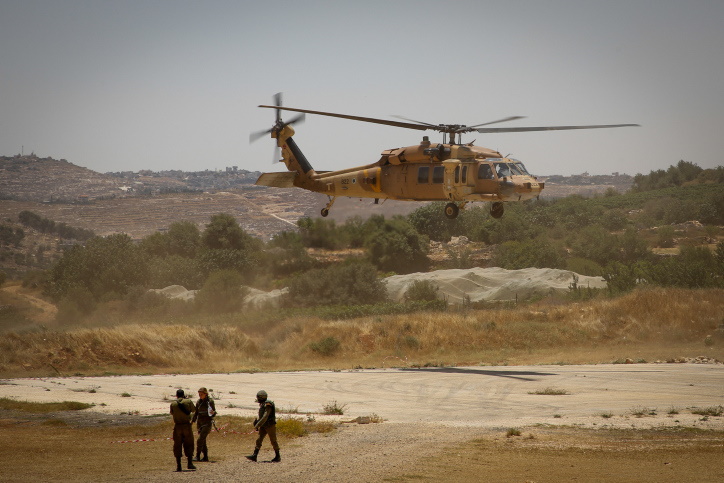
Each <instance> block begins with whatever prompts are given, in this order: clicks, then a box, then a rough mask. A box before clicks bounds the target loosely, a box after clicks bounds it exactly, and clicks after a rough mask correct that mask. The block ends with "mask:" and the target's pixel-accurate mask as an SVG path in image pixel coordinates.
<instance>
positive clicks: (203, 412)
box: [191, 387, 216, 461]
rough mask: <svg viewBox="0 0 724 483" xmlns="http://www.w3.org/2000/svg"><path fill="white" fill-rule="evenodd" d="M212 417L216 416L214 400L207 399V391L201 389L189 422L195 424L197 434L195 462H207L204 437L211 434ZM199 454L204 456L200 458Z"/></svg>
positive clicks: (207, 452)
mask: <svg viewBox="0 0 724 483" xmlns="http://www.w3.org/2000/svg"><path fill="white" fill-rule="evenodd" d="M214 416H216V405H215V404H214V400H213V399H211V398H210V397H209V391H207V390H206V388H205V387H202V388H200V389H199V400H198V401H196V413H195V414H194V418H193V419H192V420H191V422H192V423H196V431H198V433H199V439H198V440H196V461H209V448H208V446H206V437H207V436H208V435H209V433H210V432H211V425H212V424H213V422H214ZM197 420H198V422H197ZM201 453H203V454H204V457H203V458H200V456H201Z"/></svg>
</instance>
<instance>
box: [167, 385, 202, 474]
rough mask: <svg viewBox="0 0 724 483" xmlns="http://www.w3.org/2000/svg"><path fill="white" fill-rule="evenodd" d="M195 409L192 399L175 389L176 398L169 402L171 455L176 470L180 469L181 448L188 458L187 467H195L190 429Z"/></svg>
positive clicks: (192, 436)
mask: <svg viewBox="0 0 724 483" xmlns="http://www.w3.org/2000/svg"><path fill="white" fill-rule="evenodd" d="M194 411H196V408H195V407H194V403H193V401H191V399H187V398H186V396H185V395H184V392H183V391H182V390H181V389H179V390H178V391H176V400H175V401H174V402H172V403H171V414H172V415H173V422H174V425H173V455H174V456H175V457H176V471H181V448H182V447H183V452H184V454H185V455H186V457H187V458H188V469H190V470H195V469H196V467H195V466H194V464H193V463H192V461H191V459H192V457H193V454H194V434H193V432H192V431H191V413H192V412H194Z"/></svg>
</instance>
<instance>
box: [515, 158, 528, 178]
mask: <svg viewBox="0 0 724 483" xmlns="http://www.w3.org/2000/svg"><path fill="white" fill-rule="evenodd" d="M514 166H515V167H516V168H518V171H520V172H521V173H522V174H525V175H528V176H530V173H528V170H527V169H525V166H523V163H521V162H520V161H516V162H515V163H514Z"/></svg>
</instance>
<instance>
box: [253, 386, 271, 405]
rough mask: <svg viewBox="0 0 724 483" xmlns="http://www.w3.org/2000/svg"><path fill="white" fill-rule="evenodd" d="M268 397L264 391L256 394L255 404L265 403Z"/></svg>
mask: <svg viewBox="0 0 724 483" xmlns="http://www.w3.org/2000/svg"><path fill="white" fill-rule="evenodd" d="M268 397H269V395H268V394H267V393H266V391H265V390H264V389H262V390H261V391H259V392H257V393H256V402H258V403H262V402H264V401H266V398H268Z"/></svg>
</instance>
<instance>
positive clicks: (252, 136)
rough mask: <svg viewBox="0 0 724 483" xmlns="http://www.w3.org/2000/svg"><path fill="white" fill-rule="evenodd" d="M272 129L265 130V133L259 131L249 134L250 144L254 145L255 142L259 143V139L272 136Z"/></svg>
mask: <svg viewBox="0 0 724 483" xmlns="http://www.w3.org/2000/svg"><path fill="white" fill-rule="evenodd" d="M271 132H272V130H271V129H265V130H264V131H257V132H253V133H251V134H249V143H253V142H254V141H258V140H259V139H261V138H263V137H264V136H266V135H268V134H271Z"/></svg>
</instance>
